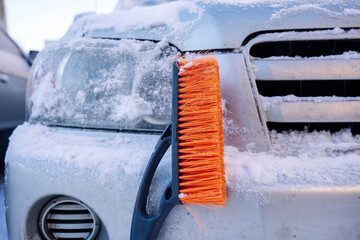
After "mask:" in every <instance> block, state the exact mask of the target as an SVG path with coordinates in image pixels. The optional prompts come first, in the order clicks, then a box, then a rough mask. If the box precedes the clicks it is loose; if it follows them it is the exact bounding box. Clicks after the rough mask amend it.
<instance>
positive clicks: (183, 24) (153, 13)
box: [63, 1, 203, 43]
mask: <svg viewBox="0 0 360 240" xmlns="http://www.w3.org/2000/svg"><path fill="white" fill-rule="evenodd" d="M127 8H128V7H124V8H123V7H121V5H119V8H118V10H117V11H114V12H113V13H112V14H106V15H95V14H88V15H85V16H83V17H81V18H79V19H78V20H77V21H76V22H74V23H73V25H72V26H71V27H70V29H69V31H68V33H67V34H66V35H65V37H64V38H63V40H67V39H68V38H73V37H75V38H76V37H80V36H81V35H82V34H83V33H85V34H86V33H89V32H96V31H98V30H104V29H112V30H113V31H115V32H117V33H127V32H132V31H138V30H142V31H143V30H148V31H149V34H157V36H160V35H161V34H164V33H166V36H167V37H168V38H171V39H174V40H175V42H174V43H179V42H181V40H182V39H183V38H184V37H185V36H186V35H187V34H189V33H190V32H191V29H192V27H193V26H194V24H195V23H196V21H198V20H200V19H201V16H202V14H203V8H201V7H199V6H198V5H197V4H196V2H193V1H175V2H170V3H164V4H159V5H155V6H145V7H144V6H143V7H139V6H134V7H132V8H130V9H129V10H126V11H123V10H122V9H127ZM181 14H187V15H189V16H192V17H191V18H192V20H191V21H189V20H188V19H186V20H185V19H183V18H182V15H181ZM163 37H164V35H162V36H161V39H163Z"/></svg>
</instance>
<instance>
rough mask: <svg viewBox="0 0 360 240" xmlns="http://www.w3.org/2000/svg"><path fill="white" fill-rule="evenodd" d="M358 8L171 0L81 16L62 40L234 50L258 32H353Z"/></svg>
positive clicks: (289, 0) (324, 1) (340, 1)
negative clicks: (144, 41) (131, 40)
mask: <svg viewBox="0 0 360 240" xmlns="http://www.w3.org/2000/svg"><path fill="white" fill-rule="evenodd" d="M359 7H360V3H359V2H358V1H356V0H350V1H344V0H336V1H329V0H317V1H309V0H306V1H294V0H286V1H280V0H258V1H250V0H246V1H239V0H203V1H175V2H170V3H164V4H160V5H156V6H147V7H133V8H131V9H130V10H127V11H122V10H115V11H114V12H113V13H112V14H107V15H95V14H88V15H84V16H82V17H80V18H79V19H77V20H76V21H75V22H74V23H73V25H72V26H71V27H70V29H69V31H68V32H67V34H66V35H65V37H64V38H63V40H65V41H69V40H70V39H72V38H76V37H83V36H86V37H100V38H135V39H151V40H167V41H169V42H171V43H173V44H175V45H176V46H177V47H179V48H181V49H182V50H183V51H189V50H200V49H226V48H239V47H240V46H241V45H242V44H244V43H246V41H247V39H246V38H247V37H248V36H249V35H251V34H256V33H259V32H264V31H281V30H303V29H326V28H334V27H340V28H356V27H358V26H359V25H360V17H359V16H360V10H359ZM339 19H341V20H342V21H341V23H340V21H339ZM165 36H166V37H165Z"/></svg>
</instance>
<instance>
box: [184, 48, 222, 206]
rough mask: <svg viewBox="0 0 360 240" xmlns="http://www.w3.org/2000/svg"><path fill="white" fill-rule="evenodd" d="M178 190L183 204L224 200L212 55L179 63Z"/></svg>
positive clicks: (218, 106) (218, 97) (218, 98)
mask: <svg viewBox="0 0 360 240" xmlns="http://www.w3.org/2000/svg"><path fill="white" fill-rule="evenodd" d="M179 66H180V71H179V100H178V106H179V112H178V116H179V120H178V122H179V123H178V126H179V139H178V140H179V143H178V148H179V150H178V151H179V193H180V195H181V197H180V201H181V202H182V203H184V204H200V205H202V204H206V205H215V206H223V205H225V201H226V186H225V185H226V184H225V176H224V175H225V170H224V162H223V157H224V137H223V125H222V116H221V114H222V111H221V93H220V77H219V66H218V64H217V61H216V59H215V58H214V56H212V55H208V56H205V57H202V58H196V59H194V60H192V61H186V60H182V61H180V63H179Z"/></svg>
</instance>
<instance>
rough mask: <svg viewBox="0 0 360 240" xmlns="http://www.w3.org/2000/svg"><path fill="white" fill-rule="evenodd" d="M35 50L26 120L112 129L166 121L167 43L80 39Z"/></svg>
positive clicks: (168, 101) (157, 126) (169, 71)
mask: <svg viewBox="0 0 360 240" xmlns="http://www.w3.org/2000/svg"><path fill="white" fill-rule="evenodd" d="M41 54H42V57H41V58H39V59H41V60H40V61H39V62H37V63H36V66H35V67H34V70H33V74H32V78H31V82H30V88H29V92H28V95H29V98H28V110H29V119H30V121H40V122H44V123H52V124H62V125H72V126H88V127H102V128H115V129H162V128H164V124H167V123H168V122H169V121H170V116H171V78H172V60H171V59H174V57H175V56H176V54H177V51H176V50H175V49H174V48H171V47H169V46H168V44H166V43H164V42H160V43H154V42H150V41H137V40H104V39H102V40H100V39H81V40H78V41H76V42H71V43H70V44H68V45H66V46H62V47H61V48H55V47H53V48H50V49H48V50H44V51H43V52H42V53H41Z"/></svg>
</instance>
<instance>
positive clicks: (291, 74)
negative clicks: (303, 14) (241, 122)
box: [246, 29, 360, 134]
mask: <svg viewBox="0 0 360 240" xmlns="http://www.w3.org/2000/svg"><path fill="white" fill-rule="evenodd" d="M246 50H247V64H248V67H249V69H250V77H251V81H252V84H253V88H254V89H255V90H254V93H255V95H257V96H255V97H256V98H257V102H258V105H259V106H258V107H259V109H260V112H262V113H263V115H262V116H263V122H265V123H266V125H267V127H268V128H269V129H270V130H271V129H275V130H279V131H282V130H287V129H297V130H302V129H304V127H305V128H307V129H308V130H330V131H336V130H337V129H341V128H343V127H350V128H352V130H353V133H355V134H356V133H358V131H359V127H358V126H359V123H360V53H359V52H360V31H359V30H356V29H353V30H349V31H342V30H341V29H335V30H333V31H316V32H287V33H286V32H285V33H281V34H276V33H274V34H265V35H261V36H259V37H257V38H255V39H253V40H252V41H250V42H249V44H248V45H247V47H246Z"/></svg>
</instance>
